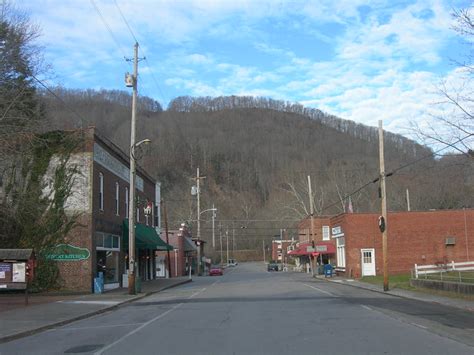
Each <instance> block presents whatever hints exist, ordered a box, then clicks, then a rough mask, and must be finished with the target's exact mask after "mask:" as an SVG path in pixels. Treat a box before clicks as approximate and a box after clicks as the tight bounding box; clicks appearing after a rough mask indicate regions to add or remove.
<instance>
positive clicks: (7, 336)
mask: <svg viewBox="0 0 474 355" xmlns="http://www.w3.org/2000/svg"><path fill="white" fill-rule="evenodd" d="M191 281H192V280H191V279H189V278H188V277H178V278H171V279H158V280H152V281H146V282H143V283H142V292H141V293H139V294H137V295H129V294H128V293H127V289H124V288H121V289H115V290H112V291H109V292H106V293H103V294H87V295H82V296H56V295H54V296H43V295H41V296H34V295H33V296H32V297H30V305H29V306H24V305H23V306H20V304H21V303H22V302H23V301H24V296H23V295H17V296H18V297H17V296H13V297H15V298H17V299H16V300H15V302H14V303H15V304H14V306H13V307H12V308H11V309H10V310H7V311H3V312H0V343H5V342H7V341H10V340H14V339H17V338H21V337H24V336H28V335H32V334H35V333H38V332H41V331H43V330H46V329H50V328H54V327H58V326H61V325H64V324H68V323H71V322H74V321H77V320H80V319H84V318H89V317H91V316H93V315H96V314H99V313H104V312H107V311H110V310H112V309H114V308H117V307H120V306H121V305H124V304H127V303H130V302H133V301H136V300H138V299H141V298H144V297H146V296H149V295H151V294H153V293H157V292H160V291H163V290H165V289H168V288H171V287H175V286H178V285H182V284H184V283H187V282H191ZM8 297H11V296H7V297H5V298H7V299H8ZM36 297H38V300H35V298H36ZM48 297H52V299H49V300H48V299H47V298H48ZM5 298H3V297H0V301H1V302H5ZM48 301H49V302H48Z"/></svg>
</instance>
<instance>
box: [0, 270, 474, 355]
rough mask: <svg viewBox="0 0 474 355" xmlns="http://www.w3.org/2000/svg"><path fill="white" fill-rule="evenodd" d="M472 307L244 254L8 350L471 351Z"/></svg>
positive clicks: (2, 350)
mask: <svg viewBox="0 0 474 355" xmlns="http://www.w3.org/2000/svg"><path fill="white" fill-rule="evenodd" d="M473 329H474V314H472V313H469V312H466V311H461V310H457V309H455V308H450V307H445V306H440V305H434V304H429V303H425V302H419V301H414V300H407V299H402V298H398V297H393V296H387V295H384V294H379V293H374V292H370V291H366V290H361V289H357V288H353V287H350V286H346V285H340V284H335V283H328V282H324V281H319V280H312V279H311V278H310V276H309V275H306V274H291V273H276V272H275V273H268V272H266V271H265V268H264V265H263V264H262V263H259V264H258V263H250V264H242V265H239V266H237V267H236V268H233V269H231V270H230V271H228V272H227V273H226V274H225V275H224V276H223V277H214V278H211V277H202V278H199V279H197V280H195V281H193V282H192V283H189V284H186V285H184V286H181V287H178V288H175V289H170V290H168V291H164V292H161V293H159V294H156V295H153V296H150V297H147V298H145V299H142V300H141V301H139V302H135V303H133V304H130V305H128V306H125V307H122V308H120V309H118V310H116V311H113V312H110V313H106V314H102V315H99V316H96V317H94V318H90V319H86V320H83V321H80V322H76V323H73V324H70V325H68V326H64V327H61V328H58V329H54V330H50V331H47V332H44V333H41V334H37V335H35V336H31V337H28V338H23V339H20V340H17V341H14V342H10V343H6V344H2V345H0V353H1V354H2V355H3V354H30V353H31V354H33V353H34V354H65V353H66V354H78V353H93V354H207V355H208V354H272V355H275V354H474V348H473V347H472V346H474V337H473V335H474V330H473Z"/></svg>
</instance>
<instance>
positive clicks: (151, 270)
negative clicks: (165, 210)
mask: <svg viewBox="0 0 474 355" xmlns="http://www.w3.org/2000/svg"><path fill="white" fill-rule="evenodd" d="M128 234H129V229H128V219H125V220H124V221H123V226H122V251H123V260H124V273H123V276H122V287H127V286H128V274H127V271H128V240H129V235H128ZM135 248H136V252H135V255H137V256H138V257H137V262H138V265H137V270H138V275H137V276H139V277H140V278H141V280H142V281H146V280H152V279H155V278H156V277H157V275H156V264H157V263H156V253H155V251H157V250H159V251H167V250H173V247H172V246H171V245H169V244H166V243H165V242H164V241H163V240H161V238H160V237H159V236H158V234H157V233H156V230H155V228H153V227H149V226H147V225H144V224H140V223H138V224H136V225H135Z"/></svg>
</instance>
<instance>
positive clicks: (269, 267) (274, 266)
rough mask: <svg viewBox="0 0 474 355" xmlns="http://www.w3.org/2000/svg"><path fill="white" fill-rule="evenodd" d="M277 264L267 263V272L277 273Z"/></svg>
mask: <svg viewBox="0 0 474 355" xmlns="http://www.w3.org/2000/svg"><path fill="white" fill-rule="evenodd" d="M278 270H279V269H278V264H277V263H275V262H269V263H268V265H267V271H278Z"/></svg>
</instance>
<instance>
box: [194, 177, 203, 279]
mask: <svg viewBox="0 0 474 355" xmlns="http://www.w3.org/2000/svg"><path fill="white" fill-rule="evenodd" d="M205 178H206V177H205V176H200V175H199V168H197V170H196V177H195V178H194V179H195V180H196V195H197V240H198V243H197V244H198V246H197V247H198V249H197V258H198V261H197V267H198V276H201V275H202V270H201V269H202V267H201V198H200V195H201V187H200V181H201V179H205Z"/></svg>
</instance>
